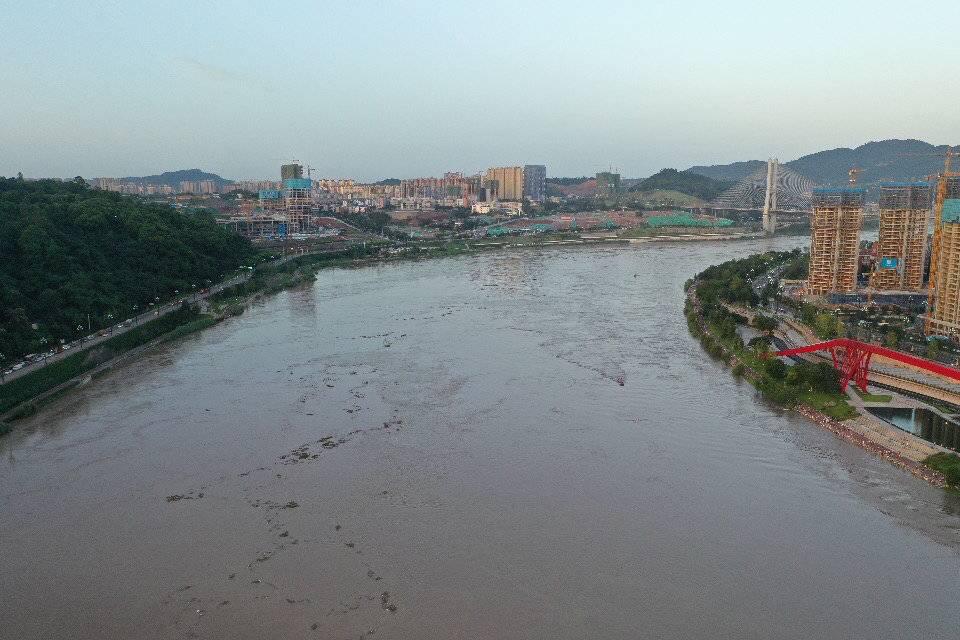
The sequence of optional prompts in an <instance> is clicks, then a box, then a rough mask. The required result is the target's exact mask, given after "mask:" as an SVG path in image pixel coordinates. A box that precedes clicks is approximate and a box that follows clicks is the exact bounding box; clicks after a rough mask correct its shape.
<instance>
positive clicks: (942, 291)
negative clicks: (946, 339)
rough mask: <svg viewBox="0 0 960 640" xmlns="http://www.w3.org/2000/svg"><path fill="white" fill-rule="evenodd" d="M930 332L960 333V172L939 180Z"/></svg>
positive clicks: (931, 268)
mask: <svg viewBox="0 0 960 640" xmlns="http://www.w3.org/2000/svg"><path fill="white" fill-rule="evenodd" d="M934 216H935V218H934V220H935V225H936V226H935V230H934V234H933V249H932V252H931V254H930V298H929V301H928V305H927V306H928V307H929V308H930V311H929V315H928V316H927V326H926V332H927V335H944V336H952V337H956V336H957V335H960V173H952V174H951V173H950V172H949V168H948V170H947V172H945V174H944V175H943V176H941V177H940V180H939V182H938V184H937V200H936V206H935V207H934Z"/></svg>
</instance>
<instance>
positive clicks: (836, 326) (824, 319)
mask: <svg viewBox="0 0 960 640" xmlns="http://www.w3.org/2000/svg"><path fill="white" fill-rule="evenodd" d="M843 331H844V325H843V322H842V321H841V320H840V318H837V317H836V316H834V315H833V314H832V313H818V314H817V316H816V318H815V319H814V321H813V332H814V333H815V334H817V337H818V338H820V339H822V340H830V339H831V338H836V337H837V336H839V335H841V334H842V333H843Z"/></svg>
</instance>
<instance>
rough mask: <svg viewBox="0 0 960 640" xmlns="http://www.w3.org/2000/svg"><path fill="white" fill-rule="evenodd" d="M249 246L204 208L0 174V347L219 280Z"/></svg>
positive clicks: (37, 341) (8, 353) (53, 335)
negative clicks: (190, 208) (192, 210)
mask: <svg viewBox="0 0 960 640" xmlns="http://www.w3.org/2000/svg"><path fill="white" fill-rule="evenodd" d="M251 254H252V250H251V248H250V245H249V243H248V242H247V241H246V240H245V239H243V238H241V237H240V236H237V235H235V234H233V233H231V232H229V231H227V230H225V229H223V228H222V227H220V226H219V225H217V224H216V223H215V222H214V220H213V218H212V217H211V216H209V215H207V214H203V213H193V214H187V213H181V212H178V211H176V210H174V209H172V208H170V207H168V206H163V205H157V204H149V203H145V202H143V201H142V200H140V199H137V198H133V197H128V196H121V195H119V194H116V193H112V192H107V191H98V190H94V189H90V188H89V187H88V186H87V185H86V184H85V183H84V182H83V180H82V179H80V178H77V179H75V180H73V181H71V182H60V181H57V180H38V181H25V180H22V179H12V178H2V177H0V353H2V354H4V356H3V359H4V360H6V361H8V362H9V361H12V360H13V359H15V358H16V357H17V356H19V355H23V354H25V353H29V352H33V351H40V350H44V349H49V348H52V347H53V346H54V345H55V344H57V343H59V341H60V339H66V340H71V339H73V338H76V337H78V335H80V334H81V333H84V334H85V333H86V330H87V316H88V314H89V317H90V324H91V326H92V327H93V328H97V327H101V326H106V325H109V324H111V320H112V322H114V323H115V322H119V321H122V320H123V319H124V318H126V317H128V316H130V315H132V314H133V313H134V306H139V308H140V309H141V310H142V309H145V308H146V305H147V304H148V303H149V302H151V301H152V300H154V298H156V297H160V298H161V299H165V298H169V297H171V296H173V295H174V291H175V290H179V291H181V292H186V291H191V290H192V285H196V287H197V288H203V287H204V286H206V285H205V283H206V281H207V280H211V281H215V280H219V279H220V278H221V275H222V274H226V273H229V272H230V271H232V270H234V269H236V268H237V267H238V266H239V265H240V264H241V263H242V262H243V261H244V260H245V259H247V258H248V257H250V256H251ZM110 315H112V316H113V318H112V319H111V318H109V317H108V316H110ZM31 325H36V328H33V326H31ZM78 327H82V329H78Z"/></svg>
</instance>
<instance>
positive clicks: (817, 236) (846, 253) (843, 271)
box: [807, 187, 865, 295]
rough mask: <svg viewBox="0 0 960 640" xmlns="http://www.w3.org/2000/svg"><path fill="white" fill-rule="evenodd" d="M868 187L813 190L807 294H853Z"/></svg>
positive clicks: (855, 284)
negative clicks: (866, 189)
mask: <svg viewBox="0 0 960 640" xmlns="http://www.w3.org/2000/svg"><path fill="white" fill-rule="evenodd" d="M864 194H865V190H864V189H861V188H857V187H845V188H841V189H814V191H813V214H812V216H811V217H810V230H811V234H810V272H809V276H808V280H807V293H808V294H812V295H825V294H827V293H831V292H838V293H852V292H853V291H855V290H856V288H857V268H858V266H859V255H860V227H861V226H862V225H863V201H864Z"/></svg>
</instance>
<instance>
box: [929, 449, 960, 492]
mask: <svg viewBox="0 0 960 640" xmlns="http://www.w3.org/2000/svg"><path fill="white" fill-rule="evenodd" d="M923 464H925V465H927V466H928V467H930V468H931V469H934V470H935V471H939V472H940V473H942V474H943V476H944V477H945V478H946V479H947V484H948V485H950V486H951V487H960V456H958V455H957V454H955V453H943V452H941V453H935V454H933V455H932V456H930V457H928V458H927V459H925V460H924V461H923Z"/></svg>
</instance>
